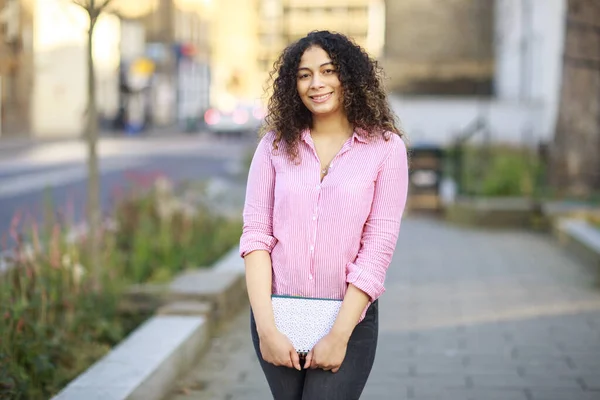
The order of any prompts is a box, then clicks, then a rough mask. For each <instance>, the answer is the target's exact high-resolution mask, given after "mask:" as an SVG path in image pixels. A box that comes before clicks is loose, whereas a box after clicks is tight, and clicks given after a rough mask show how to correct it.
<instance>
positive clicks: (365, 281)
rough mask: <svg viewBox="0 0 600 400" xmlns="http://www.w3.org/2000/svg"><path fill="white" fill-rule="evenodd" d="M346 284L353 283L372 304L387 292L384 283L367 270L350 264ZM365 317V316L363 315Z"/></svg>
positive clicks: (347, 266)
mask: <svg viewBox="0 0 600 400" xmlns="http://www.w3.org/2000/svg"><path fill="white" fill-rule="evenodd" d="M346 282H347V283H351V284H353V285H354V286H356V287H357V288H359V289H360V290H362V291H363V292H365V293H366V294H367V295H369V297H370V302H371V303H372V302H374V301H375V300H377V299H378V298H379V296H381V295H382V294H383V292H385V287H384V286H383V283H382V282H379V280H378V279H377V278H376V277H374V276H372V275H371V274H370V273H369V272H368V271H367V270H365V269H364V268H361V267H359V266H358V265H356V264H354V263H352V262H350V263H348V265H346ZM363 317H364V315H363Z"/></svg>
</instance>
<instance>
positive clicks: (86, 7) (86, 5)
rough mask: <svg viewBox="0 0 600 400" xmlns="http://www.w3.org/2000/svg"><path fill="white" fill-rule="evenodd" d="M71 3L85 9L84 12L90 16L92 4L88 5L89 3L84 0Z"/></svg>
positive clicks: (72, 0)
mask: <svg viewBox="0 0 600 400" xmlns="http://www.w3.org/2000/svg"><path fill="white" fill-rule="evenodd" d="M71 3H73V4H75V5H76V6H79V7H81V8H83V10H84V11H85V12H87V13H88V14H89V12H90V3H87V2H85V1H83V0H71Z"/></svg>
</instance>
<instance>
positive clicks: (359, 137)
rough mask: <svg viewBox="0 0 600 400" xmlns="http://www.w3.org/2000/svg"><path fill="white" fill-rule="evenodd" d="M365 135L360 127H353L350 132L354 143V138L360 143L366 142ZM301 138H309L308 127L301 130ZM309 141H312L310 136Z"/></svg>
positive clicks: (305, 139) (307, 139) (306, 139)
mask: <svg viewBox="0 0 600 400" xmlns="http://www.w3.org/2000/svg"><path fill="white" fill-rule="evenodd" d="M365 135H366V132H365V131H364V130H363V129H360V128H356V129H354V132H353V133H352V143H354V142H355V141H356V140H358V141H359V142H361V143H367V138H366V137H365ZM301 138H302V140H304V141H305V142H308V141H309V138H310V129H308V128H306V129H304V130H303V131H302V134H301ZM310 141H311V142H312V138H310Z"/></svg>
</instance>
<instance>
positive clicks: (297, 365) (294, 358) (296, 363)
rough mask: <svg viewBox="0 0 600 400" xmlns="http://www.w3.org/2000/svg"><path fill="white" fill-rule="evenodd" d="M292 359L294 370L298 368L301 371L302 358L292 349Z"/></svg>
mask: <svg viewBox="0 0 600 400" xmlns="http://www.w3.org/2000/svg"><path fill="white" fill-rule="evenodd" d="M290 359H291V361H292V364H293V366H294V368H296V369H297V370H298V371H301V370H302V368H301V367H300V356H299V355H298V353H296V350H294V349H292V350H291V351H290Z"/></svg>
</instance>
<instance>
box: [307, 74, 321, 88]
mask: <svg viewBox="0 0 600 400" xmlns="http://www.w3.org/2000/svg"><path fill="white" fill-rule="evenodd" d="M323 86H324V84H323V82H322V81H321V76H320V75H319V74H314V75H313V78H312V80H311V81H310V88H311V89H319V88H322V87H323Z"/></svg>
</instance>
